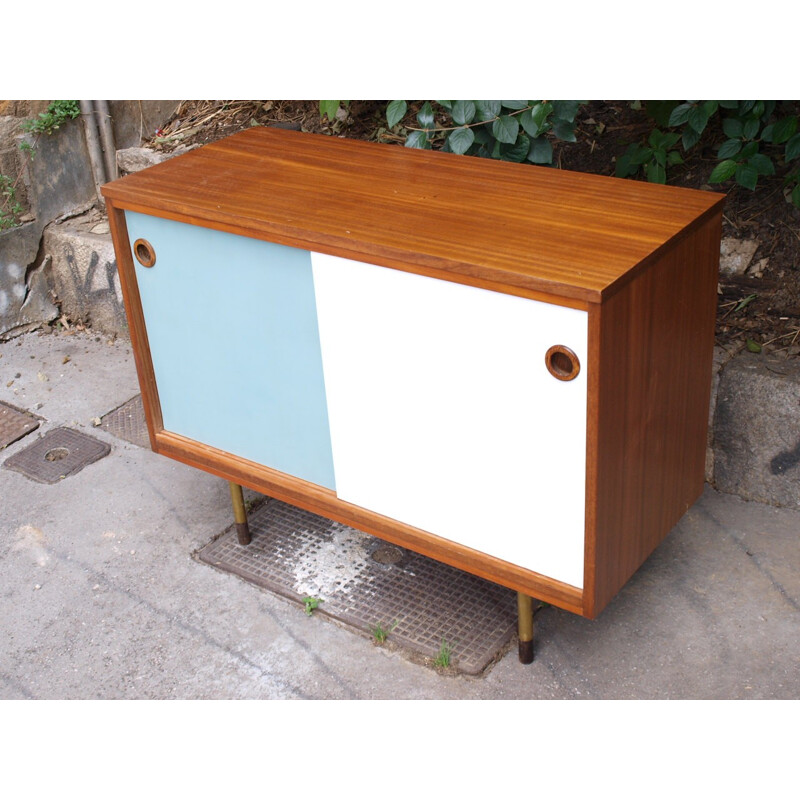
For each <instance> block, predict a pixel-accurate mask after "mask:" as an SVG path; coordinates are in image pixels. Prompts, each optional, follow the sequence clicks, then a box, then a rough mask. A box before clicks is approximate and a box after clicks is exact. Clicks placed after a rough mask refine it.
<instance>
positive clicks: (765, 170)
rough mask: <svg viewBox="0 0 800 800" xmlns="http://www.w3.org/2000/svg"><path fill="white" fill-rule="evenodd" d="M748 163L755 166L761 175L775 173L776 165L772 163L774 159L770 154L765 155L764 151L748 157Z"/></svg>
mask: <svg viewBox="0 0 800 800" xmlns="http://www.w3.org/2000/svg"><path fill="white" fill-rule="evenodd" d="M747 163H748V164H749V165H750V166H751V167H754V168H755V170H756V172H757V173H758V174H759V175H774V174H775V165H774V164H773V163H772V159H771V158H770V157H769V156H766V155H764V153H756V154H755V155H754V156H752V157H751V158H750V159H748V161H747Z"/></svg>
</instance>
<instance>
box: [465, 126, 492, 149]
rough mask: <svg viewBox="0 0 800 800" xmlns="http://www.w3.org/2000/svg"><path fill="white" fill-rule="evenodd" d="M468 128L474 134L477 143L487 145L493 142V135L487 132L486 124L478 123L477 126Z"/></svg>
mask: <svg viewBox="0 0 800 800" xmlns="http://www.w3.org/2000/svg"><path fill="white" fill-rule="evenodd" d="M470 130H471V131H472V132H473V133H474V134H475V141H476V142H478V144H482V145H486V146H487V147H488V146H489V145H490V144H494V137H493V136H492V134H491V133H489V131H488V130H487V127H486V125H479V126H478V127H477V128H470Z"/></svg>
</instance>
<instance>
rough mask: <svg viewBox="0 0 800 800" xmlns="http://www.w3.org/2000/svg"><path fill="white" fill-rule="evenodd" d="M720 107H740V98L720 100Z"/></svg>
mask: <svg viewBox="0 0 800 800" xmlns="http://www.w3.org/2000/svg"><path fill="white" fill-rule="evenodd" d="M719 105H720V108H728V109H734V108H738V107H739V101H738V100H720V101H719Z"/></svg>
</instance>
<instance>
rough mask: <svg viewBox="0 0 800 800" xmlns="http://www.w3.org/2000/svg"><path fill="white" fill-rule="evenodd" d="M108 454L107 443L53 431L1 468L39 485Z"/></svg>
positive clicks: (70, 431)
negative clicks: (21, 475) (19, 473)
mask: <svg viewBox="0 0 800 800" xmlns="http://www.w3.org/2000/svg"><path fill="white" fill-rule="evenodd" d="M110 451H111V448H110V447H109V446H108V445H107V444H105V443H104V442H100V441H98V440H97V439H94V438H92V437H91V436H87V435H86V434H85V433H81V432H80V431H76V430H73V429H72V428H55V429H54V430H52V431H49V432H48V433H46V434H45V435H44V436H42V438H41V439H39V440H38V441H36V442H34V444H32V445H29V446H28V447H26V448H25V449H24V450H20V451H19V452H18V453H15V454H14V455H13V456H11V458H9V459H7V460H6V462H5V463H4V465H3V466H5V467H6V468H7V469H13V470H15V471H16V472H21V473H22V474H23V475H25V477H27V478H30V479H31V480H34V481H38V482H39V483H57V482H58V481H60V480H62V479H63V478H66V477H68V476H70V475H74V474H75V473H76V472H80V471H81V470H82V469H83V468H84V467H85V466H87V465H88V464H91V463H93V462H94V461H97V460H98V459H101V458H103V456H106V455H108V453H109V452H110Z"/></svg>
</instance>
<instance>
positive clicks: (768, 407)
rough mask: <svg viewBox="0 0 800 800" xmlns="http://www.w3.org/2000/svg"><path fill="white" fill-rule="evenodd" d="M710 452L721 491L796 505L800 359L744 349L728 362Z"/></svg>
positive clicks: (799, 492)
mask: <svg viewBox="0 0 800 800" xmlns="http://www.w3.org/2000/svg"><path fill="white" fill-rule="evenodd" d="M714 454H715V459H714V482H715V484H716V487H717V489H719V490H720V491H723V492H728V493H730V494H737V495H739V496H740V497H743V498H745V499H746V500H757V501H759V502H762V503H770V504H772V505H776V506H784V507H787V508H800V361H798V360H797V359H792V360H786V359H784V358H779V357H775V356H768V355H764V354H753V353H747V352H743V353H741V354H740V355H738V356H736V358H734V359H732V360H731V361H730V362H729V363H728V364H727V366H726V367H725V368H724V369H723V370H722V374H721V378H720V384H719V392H718V402H717V410H716V421H715V430H714Z"/></svg>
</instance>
